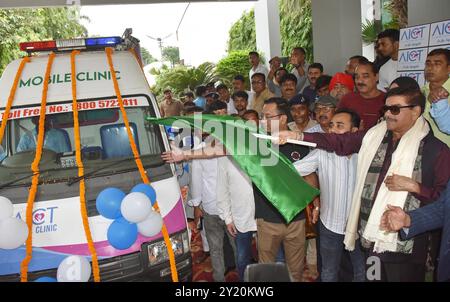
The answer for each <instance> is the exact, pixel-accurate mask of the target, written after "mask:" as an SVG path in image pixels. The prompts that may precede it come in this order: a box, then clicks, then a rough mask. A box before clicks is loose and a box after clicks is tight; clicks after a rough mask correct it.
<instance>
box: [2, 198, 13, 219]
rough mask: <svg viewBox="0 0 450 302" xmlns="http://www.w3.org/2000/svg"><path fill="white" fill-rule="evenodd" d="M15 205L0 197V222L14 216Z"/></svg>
mask: <svg viewBox="0 0 450 302" xmlns="http://www.w3.org/2000/svg"><path fill="white" fill-rule="evenodd" d="M13 210H14V208H13V205H12V202H11V200H9V199H8V198H6V197H3V196H0V221H1V220H3V219H6V218H10V217H12V216H13Z"/></svg>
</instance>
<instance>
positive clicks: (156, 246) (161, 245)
mask: <svg viewBox="0 0 450 302" xmlns="http://www.w3.org/2000/svg"><path fill="white" fill-rule="evenodd" d="M170 242H171V243H172V249H173V252H174V254H175V257H177V256H181V255H183V254H184V253H188V252H189V238H188V233H187V231H185V232H182V233H178V234H175V235H172V236H170ZM147 249H148V262H149V265H156V264H159V263H161V262H164V261H168V260H169V253H168V252H167V246H166V243H165V242H164V240H161V241H158V242H155V243H152V244H149V245H148V246H147Z"/></svg>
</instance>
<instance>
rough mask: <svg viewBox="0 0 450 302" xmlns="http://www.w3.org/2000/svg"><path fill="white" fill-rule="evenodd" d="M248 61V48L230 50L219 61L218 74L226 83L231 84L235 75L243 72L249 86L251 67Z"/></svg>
mask: <svg viewBox="0 0 450 302" xmlns="http://www.w3.org/2000/svg"><path fill="white" fill-rule="evenodd" d="M251 67H252V66H251V64H250V62H249V61H248V50H238V51H232V52H230V53H229V54H228V55H227V56H226V57H225V58H223V59H221V60H220V61H219V62H218V63H217V68H216V71H217V75H218V76H219V78H220V80H221V81H223V82H224V83H225V84H226V85H230V84H231V81H232V80H233V77H234V76H235V75H238V74H241V75H243V76H244V77H245V78H246V83H247V87H250V86H249V79H247V76H248V71H249V70H250V68H251Z"/></svg>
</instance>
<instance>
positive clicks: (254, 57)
mask: <svg viewBox="0 0 450 302" xmlns="http://www.w3.org/2000/svg"><path fill="white" fill-rule="evenodd" d="M248 60H249V62H250V64H252V68H251V69H250V71H249V72H248V78H249V79H251V78H252V75H253V74H255V73H263V74H264V76H265V78H266V79H267V75H268V74H269V70H268V69H267V67H266V66H264V65H263V64H261V61H260V58H259V53H257V52H256V51H251V52H249V53H248ZM252 91H253V88H252Z"/></svg>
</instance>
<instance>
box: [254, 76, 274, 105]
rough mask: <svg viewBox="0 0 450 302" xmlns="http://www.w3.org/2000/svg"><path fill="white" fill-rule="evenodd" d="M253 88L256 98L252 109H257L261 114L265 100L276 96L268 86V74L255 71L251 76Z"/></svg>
mask: <svg viewBox="0 0 450 302" xmlns="http://www.w3.org/2000/svg"><path fill="white" fill-rule="evenodd" d="M251 82H252V88H253V91H254V92H255V98H254V100H253V104H252V107H251V109H253V110H256V111H257V112H258V113H259V114H260V113H261V111H262V108H263V106H264V101H265V100H268V99H270V98H272V97H274V95H273V93H272V92H270V90H269V88H267V87H266V76H265V75H264V74H263V73H259V72H258V73H255V74H253V76H252V77H251Z"/></svg>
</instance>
